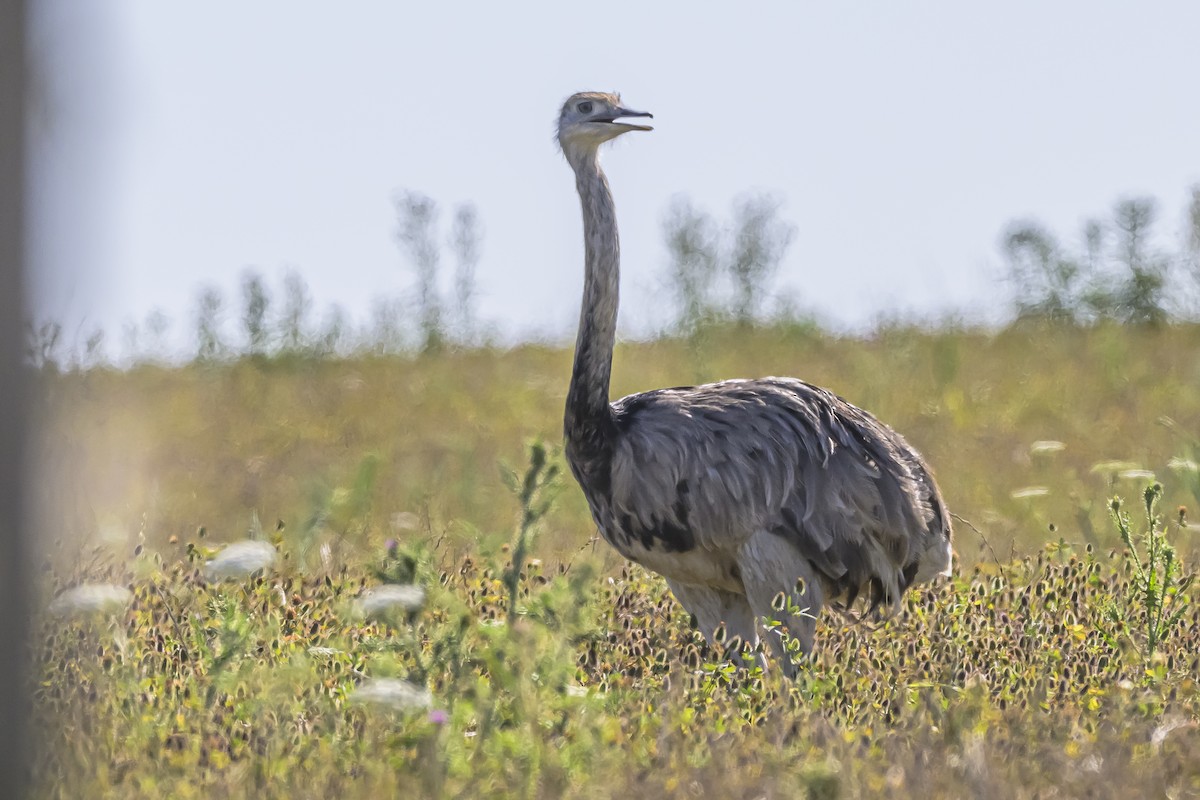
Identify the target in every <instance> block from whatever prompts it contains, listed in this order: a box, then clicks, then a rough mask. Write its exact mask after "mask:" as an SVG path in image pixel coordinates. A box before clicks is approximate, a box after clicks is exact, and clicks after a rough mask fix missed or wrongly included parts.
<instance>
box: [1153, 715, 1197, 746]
mask: <svg viewBox="0 0 1200 800" xmlns="http://www.w3.org/2000/svg"><path fill="white" fill-rule="evenodd" d="M1194 727H1196V723H1195V722H1190V721H1188V720H1186V719H1183V718H1182V717H1175V718H1173V719H1168V720H1165V721H1164V722H1163V723H1162V724H1161V725H1159V726H1158V727H1157V728H1155V729H1154V733H1152V734H1150V746H1151V747H1153V748H1154V749H1155V750H1158V749H1160V748H1161V747H1162V745H1163V742H1165V741H1166V740H1167V736H1169V735H1170V734H1171V732H1172V731H1177V730H1179V729H1180V728H1194Z"/></svg>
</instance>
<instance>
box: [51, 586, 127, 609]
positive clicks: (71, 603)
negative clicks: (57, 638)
mask: <svg viewBox="0 0 1200 800" xmlns="http://www.w3.org/2000/svg"><path fill="white" fill-rule="evenodd" d="M131 602H133V593H132V592H130V591H129V590H128V589H126V588H125V587H124V586H114V585H112V584H109V583H85V584H82V585H81V586H76V587H75V588H74V589H68V590H67V591H65V592H63V593H62V594H60V595H59V596H58V597H56V598H54V602H52V603H51V604H50V613H51V614H54V615H55V616H59V617H92V616H112V615H116V614H119V613H121V612H123V611H124V610H125V609H126V608H128V607H129V604H130V603H131Z"/></svg>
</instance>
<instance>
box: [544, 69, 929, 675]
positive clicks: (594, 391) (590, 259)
mask: <svg viewBox="0 0 1200 800" xmlns="http://www.w3.org/2000/svg"><path fill="white" fill-rule="evenodd" d="M650 116H651V115H650V114H648V113H646V112H642V111H633V110H631V109H629V108H626V107H625V106H624V105H622V103H621V98H620V96H619V95H616V94H608V93H601V92H582V93H580V94H575V95H572V96H571V97H570V98H568V99H567V101H566V102H565V103H564V104H563V107H562V112H561V114H560V115H559V120H558V142H559V145H560V146H561V148H562V152H563V155H564V156H565V157H566V159H567V162H568V163H569V164H570V165H571V169H573V170H574V172H575V186H576V189H577V190H578V192H579V199H580V203H581V205H582V209H583V240H584V289H583V307H582V310H581V312H580V317H579V334H578V338H577V339H576V343H575V361H574V366H573V369H572V372H571V384H570V388H569V390H568V392H567V406H566V414H565V419H564V429H565V438H566V456H567V460H568V462H569V463H570V466H571V471H572V473H573V474H574V475H575V478H576V480H578V481H579V485H580V486H581V487H582V489H583V493H584V495H585V496H586V497H587V501H588V505H589V507H590V508H591V512H592V516H593V517H594V519H595V521H596V525H597V526H598V527H599V529H600V534H601V535H602V536H603V537H604V539H605V540H606V541H607V542H608V543H609V544H611V545H612V546H613V547H614V548H616V549H617V551H618V552H619V553H620V554H621V555H623V556H624V557H625V558H627V559H629V560H630V561H634V562H636V563H638V564H641V565H642V566H644V567H646V568H647V569H650V570H653V571H654V572H657V573H659V574H660V575H662V576H663V577H664V578H666V580H667V585H668V586H669V587H670V589H671V591H672V593H674V595H675V597H676V599H677V600H678V601H679V602H680V603H681V604H682V605H683V607H684V608H685V609H687V611H689V612H690V613H691V614H692V615H694V616H695V618H696V622H697V625H698V626H699V628H700V631H701V633H702V634H703V635H704V636H705V638H706V639H708V641H709V642H714V640H716V639H717V638H719V637H721V634H720V633H719V631H721V630H723V631H724V638H723V639H722V641H724V642H726V643H728V642H731V641H734V640H735V638H736V639H740V640H741V641H743V642H746V643H750V644H756V643H757V642H758V641H759V630H760V624H761V622H762V620H763V619H764V618H773V619H777V620H778V621H779V622H781V623H782V624H783V627H785V628H786V629H787V631H788V633H789V634H790V635H791V636H793V637H795V639H797V640H798V641H799V643H800V648H801V650H802V651H803V652H804V653H806V654H807V653H811V651H812V647H813V635H814V631H815V629H816V621H817V616H818V614H819V613H820V611H821V609H822V607H823V606H826V605H831V604H832V605H835V606H837V607H840V608H846V609H851V608H854V607H855V604H856V601H858V600H861V601H862V602H863V603H865V604H868V605H869V607H870V610H871V611H878V612H882V611H886V610H889V609H893V608H895V606H896V605H897V604H898V603H899V600H900V597H901V594H902V593H903V592H904V591H905V590H906V589H907V588H908V587H909V586H911V585H913V584H914V583H918V582H921V581H928V580H931V579H933V578H935V577H936V576H938V575H946V574H948V573H949V571H950V563H951V547H950V538H951V531H950V519H949V514H948V513H947V511H946V507H945V504H944V503H943V501H942V497H941V494H940V492H939V491H938V488H937V485H936V484H935V483H934V480H933V476H932V474H931V473H930V470H929V468H928V467H927V466H926V464H925V461H924V460H923V459H922V458H921V455H920V454H919V453H918V452H917V451H916V450H914V449H913V448H912V447H911V446H910V445H909V444H908V443H907V442H905V441H904V439H903V438H902V437H901V436H900V435H899V434H898V433H896V432H895V431H893V430H892V429H891V428H889V427H888V426H887V425H884V424H883V423H881V422H880V421H879V420H877V419H875V417H873V416H872V415H871V414H869V413H867V412H866V411H863V410H862V409H860V408H857V407H856V406H853V405H851V404H850V403H848V402H846V401H845V400H843V399H842V398H840V397H838V396H837V395H835V394H833V393H832V392H830V391H828V390H826V389H822V388H820V387H817V386H813V385H812V384H809V383H805V382H804V381H801V380H797V379H795V378H773V377H772V378H761V379H757V380H727V381H721V382H719V383H710V384H705V385H703V386H688V387H679V388H674V389H658V390H656V391H650V392H643V393H640V394H633V395H630V396H628V397H624V398H622V399H620V400H617V401H616V402H615V403H610V402H609V399H608V392H609V379H610V377H611V374H612V355H613V343H614V339H615V336H616V323H617V297H618V284H619V271H620V246H619V242H618V236H617V216H616V209H615V207H614V205H613V196H612V192H611V191H610V189H609V186H608V180H607V178H605V175H604V172H603V171H602V170H601V169H600V162H599V152H600V147H601V145H603V144H604V143H606V142H608V141H611V140H613V139H615V138H616V137H618V136H620V135H622V134H624V133H628V132H630V131H649V130H652V129H651V128H650V127H649V126H647V125H640V124H636V123H633V122H629V121H627V120H631V119H637V118H643V117H650ZM766 638H767V639H768V641H769V642H770V646H771V647H772V648H773V649H774V650H775V652H776V653H777V654H778V655H779V656H780V657H781V661H782V663H783V668H784V670H785V671H786V672H787V673H788V674H794V670H795V666H794V664H793V663H792V660H791V659H790V658H788V657H787V653H786V650H785V648H784V645H783V641H782V638H781V636H780V634H779V633H778V629H772V630H771V631H770V633H768V634H767V637H766Z"/></svg>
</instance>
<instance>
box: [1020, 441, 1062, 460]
mask: <svg viewBox="0 0 1200 800" xmlns="http://www.w3.org/2000/svg"><path fill="white" fill-rule="evenodd" d="M1066 449H1067V446H1066V445H1065V444H1063V443H1062V442H1056V441H1053V440H1051V439H1046V440H1043V441H1038V442H1034V443H1033V444H1031V445H1029V452H1031V453H1033V454H1034V455H1035V456H1036V455H1042V454H1045V453H1058V452H1061V451H1063V450H1066Z"/></svg>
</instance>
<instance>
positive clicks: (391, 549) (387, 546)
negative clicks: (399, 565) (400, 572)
mask: <svg viewBox="0 0 1200 800" xmlns="http://www.w3.org/2000/svg"><path fill="white" fill-rule="evenodd" d="M383 549H384V550H386V551H387V554H388V555H389V556H391V557H392V558H395V557H396V551H397V550H399V549H400V543H399V542H397V541H396V540H395V539H388V540H387V541H386V542H384V543H383Z"/></svg>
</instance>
